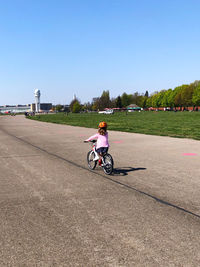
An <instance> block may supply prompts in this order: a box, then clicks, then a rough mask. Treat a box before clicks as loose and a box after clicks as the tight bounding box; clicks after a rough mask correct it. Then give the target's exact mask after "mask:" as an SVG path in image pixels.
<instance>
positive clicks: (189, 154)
mask: <svg viewBox="0 0 200 267" xmlns="http://www.w3.org/2000/svg"><path fill="white" fill-rule="evenodd" d="M183 156H197V153H183Z"/></svg>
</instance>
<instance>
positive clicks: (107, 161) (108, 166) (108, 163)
mask: <svg viewBox="0 0 200 267" xmlns="http://www.w3.org/2000/svg"><path fill="white" fill-rule="evenodd" d="M96 141H97V140H91V141H89V142H91V143H92V150H91V151H89V152H88V156H87V160H88V166H89V168H90V169H92V170H93V169H95V167H96V164H97V160H95V159H93V162H94V166H92V167H91V164H90V163H89V161H90V162H91V161H92V160H89V154H91V152H93V153H94V155H95V156H96V155H98V156H99V154H98V153H97V151H96ZM100 157H101V162H102V163H101V164H100V163H99V165H100V166H101V167H102V168H103V170H104V172H105V173H106V174H111V173H112V171H113V165H114V162H113V158H112V156H111V155H110V154H108V153H107V152H106V153H104V154H103V155H100Z"/></svg>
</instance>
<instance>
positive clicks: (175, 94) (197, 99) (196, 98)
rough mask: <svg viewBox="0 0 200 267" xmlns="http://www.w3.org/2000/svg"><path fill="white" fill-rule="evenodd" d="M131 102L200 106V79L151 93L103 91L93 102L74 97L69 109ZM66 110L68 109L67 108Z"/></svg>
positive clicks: (110, 106)
mask: <svg viewBox="0 0 200 267" xmlns="http://www.w3.org/2000/svg"><path fill="white" fill-rule="evenodd" d="M130 104H136V105H137V106H139V107H142V108H150V107H153V108H160V107H169V108H177V107H179V108H187V107H189V106H190V107H196V106H200V81H195V82H193V83H191V84H184V85H181V86H178V87H176V88H174V89H167V90H161V91H160V92H154V93H152V94H151V95H149V93H148V91H146V92H145V94H139V93H138V92H136V93H134V94H127V93H125V92H124V93H123V94H122V95H121V96H120V95H119V96H118V97H116V98H110V93H109V91H108V90H107V91H103V93H102V95H101V96H100V97H97V98H93V100H92V101H91V102H88V103H85V104H84V105H82V104H81V102H80V100H78V99H74V100H72V102H71V103H70V105H69V108H68V110H67V111H71V112H74V113H78V112H80V111H85V110H91V111H97V110H104V109H105V108H126V107H127V106H128V105H130ZM56 107H57V108H59V109H60V110H62V109H63V107H62V106H61V105H57V106H56ZM65 111H66V110H65Z"/></svg>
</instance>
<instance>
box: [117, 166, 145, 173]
mask: <svg viewBox="0 0 200 267" xmlns="http://www.w3.org/2000/svg"><path fill="white" fill-rule="evenodd" d="M140 170H146V168H133V167H122V168H114V170H113V174H114V175H128V172H133V171H140Z"/></svg>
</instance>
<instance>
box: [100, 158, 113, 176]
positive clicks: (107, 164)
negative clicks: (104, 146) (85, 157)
mask: <svg viewBox="0 0 200 267" xmlns="http://www.w3.org/2000/svg"><path fill="white" fill-rule="evenodd" d="M102 167H103V171H104V172H105V174H111V173H112V172H113V158H112V156H111V155H110V154H105V155H104V156H103V166H102Z"/></svg>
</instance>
